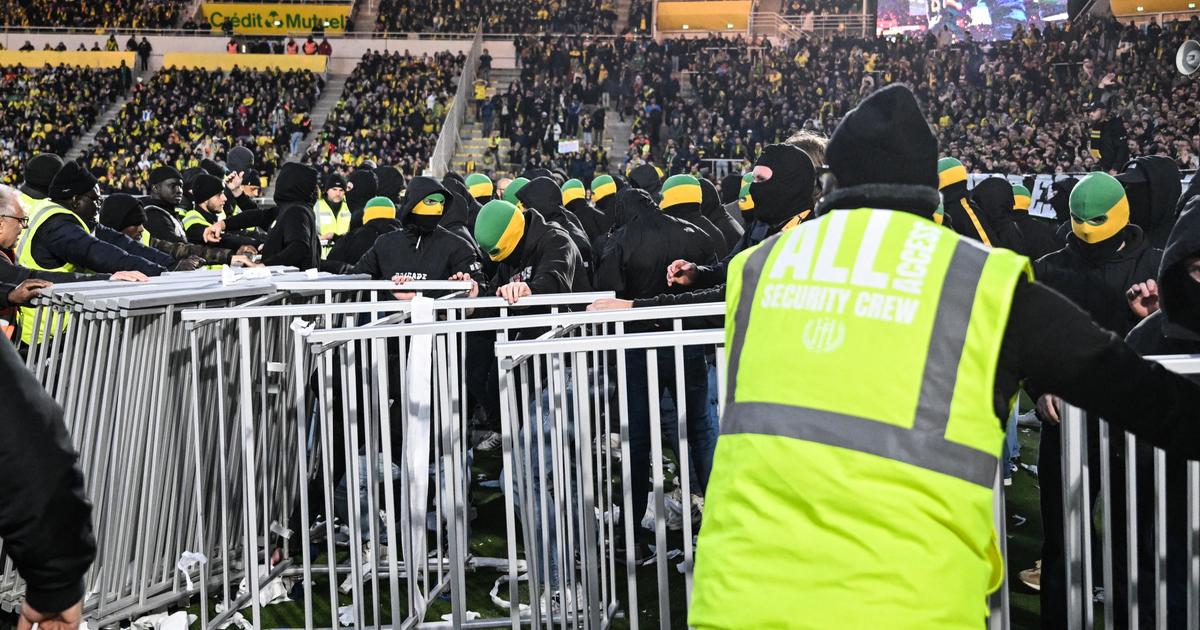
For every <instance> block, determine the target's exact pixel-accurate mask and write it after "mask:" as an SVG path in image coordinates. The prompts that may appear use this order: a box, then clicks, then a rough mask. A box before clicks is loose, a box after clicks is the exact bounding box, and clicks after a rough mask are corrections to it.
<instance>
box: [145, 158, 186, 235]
mask: <svg viewBox="0 0 1200 630" xmlns="http://www.w3.org/2000/svg"><path fill="white" fill-rule="evenodd" d="M182 203H183V176H182V175H180V174H179V171H177V170H175V168H174V167H171V166H167V165H165V164H164V165H162V166H158V167H155V168H154V169H152V170H151V171H150V192H149V194H147V195H146V198H145V199H144V200H143V208H144V209H145V211H146V222H145V227H146V230H147V231H148V232H150V235H151V236H153V237H154V238H157V239H160V240H164V241H170V242H172V243H186V242H187V232H186V231H185V230H184V228H183V222H182V221H180V214H179V212H178V208H179V207H180V205H181V204H182Z"/></svg>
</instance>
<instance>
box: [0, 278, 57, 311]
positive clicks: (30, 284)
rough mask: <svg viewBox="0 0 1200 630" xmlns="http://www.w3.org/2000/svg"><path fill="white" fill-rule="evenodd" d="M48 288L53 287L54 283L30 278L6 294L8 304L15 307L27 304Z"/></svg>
mask: <svg viewBox="0 0 1200 630" xmlns="http://www.w3.org/2000/svg"><path fill="white" fill-rule="evenodd" d="M50 286H54V283H53V282H50V281H49V280H38V279H36V278H30V279H29V280H26V281H25V282H22V283H21V284H18V285H17V288H15V289H13V290H12V291H9V292H8V303H9V304H16V305H24V304H29V301H30V300H32V299H33V298H35V297H38V296H39V295H41V294H42V289H45V288H46V287H50Z"/></svg>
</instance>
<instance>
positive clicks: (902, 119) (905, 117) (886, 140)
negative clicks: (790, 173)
mask: <svg viewBox="0 0 1200 630" xmlns="http://www.w3.org/2000/svg"><path fill="white" fill-rule="evenodd" d="M937 160H938V143H937V138H935V137H934V135H933V132H932V131H930V129H929V123H928V122H926V120H925V116H924V115H923V114H922V113H921V108H920V106H919V105H917V99H916V97H914V96H913V93H912V92H911V91H910V90H909V89H908V88H907V87H906V86H904V85H900V84H893V85H889V86H887V87H885V88H883V89H882V90H879V91H877V92H875V93H874V94H871V95H870V96H868V97H867V98H866V99H864V100H863V102H861V103H859V105H858V107H856V108H854V109H852V110H850V113H848V114H846V116H845V118H842V122H841V123H839V124H838V126H837V129H835V130H834V132H833V137H832V138H830V139H829V146H828V147H827V148H826V149H825V161H826V163H827V164H828V165H829V167H830V169H831V170H832V171H833V174H834V175H835V176H836V177H837V181H838V186H839V187H841V188H846V187H849V186H858V185H862V184H908V185H915V186H928V187H930V188H934V189H936V188H937V187H938V175H937Z"/></svg>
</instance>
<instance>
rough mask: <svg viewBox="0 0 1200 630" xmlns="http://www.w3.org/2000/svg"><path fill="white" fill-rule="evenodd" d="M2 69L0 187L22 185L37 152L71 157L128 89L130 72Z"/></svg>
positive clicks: (68, 67) (49, 67) (72, 69)
mask: <svg viewBox="0 0 1200 630" xmlns="http://www.w3.org/2000/svg"><path fill="white" fill-rule="evenodd" d="M125 70H126V76H122V72H121V70H119V69H117V68H109V69H99V68H76V67H71V66H54V67H52V66H45V67H42V68H25V67H20V66H13V67H6V68H0V91H2V92H3V93H4V99H3V107H2V108H0V183H5V184H10V185H15V184H18V183H20V181H21V169H22V168H23V165H24V164H25V162H26V161H28V160H29V159H30V158H31V157H33V156H34V155H35V154H37V153H47V152H48V153H58V154H60V155H63V154H66V152H67V151H70V150H71V146H72V145H73V144H74V143H75V141H76V140H78V139H79V137H80V136H81V135H83V133H84V132H85V131H87V129H88V128H89V127H91V126H92V124H93V123H94V122H95V121H96V117H97V116H99V115H100V112H102V111H104V109H105V107H107V106H108V105H110V104H111V103H112V102H113V101H115V100H116V99H117V98H119V97H120V95H121V94H122V93H124V92H125V90H127V89H128V87H129V85H128V81H129V78H128V76H127V74H128V68H126V69H125Z"/></svg>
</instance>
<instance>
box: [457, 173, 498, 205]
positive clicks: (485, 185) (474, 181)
mask: <svg viewBox="0 0 1200 630" xmlns="http://www.w3.org/2000/svg"><path fill="white" fill-rule="evenodd" d="M464 183H465V184H466V185H467V190H468V191H470V193H471V196H472V197H474V198H476V199H490V198H491V196H492V194H493V193H495V192H496V186H495V185H494V184H492V178H490V177H488V176H487V175H484V174H483V173H471V174H470V175H467V179H466V181H465V182H464Z"/></svg>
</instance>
